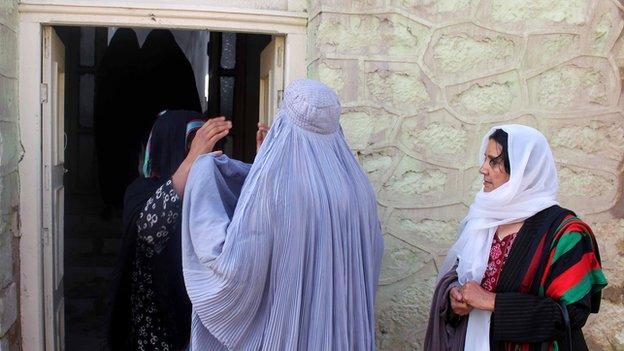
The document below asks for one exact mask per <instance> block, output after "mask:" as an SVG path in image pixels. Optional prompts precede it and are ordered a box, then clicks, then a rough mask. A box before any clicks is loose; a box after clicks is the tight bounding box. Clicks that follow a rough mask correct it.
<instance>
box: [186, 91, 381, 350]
mask: <svg viewBox="0 0 624 351" xmlns="http://www.w3.org/2000/svg"><path fill="white" fill-rule="evenodd" d="M339 116H340V104H339V102H338V97H337V95H336V93H335V92H334V91H333V90H331V89H330V88H329V87H327V86H325V85H323V84H321V83H320V82H317V81H313V80H298V81H295V82H293V83H291V85H289V87H288V88H287V89H286V91H285V93H284V100H283V102H282V105H281V107H280V109H279V112H278V113H277V116H276V118H275V121H274V123H273V126H272V127H271V130H270V131H269V133H268V135H267V136H266V140H265V141H264V143H263V144H262V146H261V148H260V151H259V153H258V155H257V157H256V159H255V161H254V163H253V165H252V166H251V168H250V167H249V165H246V164H243V163H240V162H238V161H234V160H231V159H228V158H227V157H226V156H218V157H215V155H208V156H204V157H201V158H199V159H198V160H197V161H196V162H195V164H194V165H193V168H192V170H191V173H190V175H189V177H188V181H187V183H186V190H185V193H184V199H185V201H184V204H183V214H182V248H183V253H182V255H183V271H184V280H185V284H186V288H187V292H188V295H189V298H190V300H191V303H192V305H193V317H192V325H191V345H192V349H193V350H194V351H197V350H267V351H279V350H373V349H374V348H375V340H374V336H375V318H374V301H375V291H376V286H377V280H378V276H379V269H380V264H381V255H382V251H383V239H382V236H381V232H380V225H379V219H378V217H377V204H376V201H375V196H374V192H373V189H372V187H371V185H370V183H369V181H368V179H367V177H366V175H365V173H364V172H363V171H362V169H361V168H360V166H359V165H358V163H357V161H356V159H355V158H354V157H353V155H352V154H351V151H350V150H349V148H348V146H347V143H346V141H345V138H344V135H343V133H342V130H341V128H340V124H339V121H338V119H339ZM243 183H244V184H243Z"/></svg>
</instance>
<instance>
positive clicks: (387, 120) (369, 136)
mask: <svg viewBox="0 0 624 351" xmlns="http://www.w3.org/2000/svg"><path fill="white" fill-rule="evenodd" d="M308 12H309V30H308V34H309V43H308V57H309V66H308V73H309V75H310V76H311V77H314V78H319V79H321V80H323V81H325V82H326V83H328V84H329V85H331V86H332V87H334V88H335V89H336V90H337V91H338V92H339V94H340V96H341V98H342V103H343V107H344V115H343V119H342V123H343V127H344V129H345V132H346V134H347V137H348V139H349V142H350V145H351V147H352V148H353V150H354V152H355V153H356V154H357V157H358V158H359V160H360V162H361V164H362V165H363V167H364V168H365V170H366V171H367V172H368V174H369V176H370V179H371V181H372V183H373V185H374V187H375V189H376V191H377V196H378V200H379V211H380V215H381V217H382V221H383V228H384V233H385V243H386V252H385V255H384V261H383V267H382V276H381V282H380V287H379V292H378V305H377V316H378V323H377V327H378V333H377V342H378V345H379V346H380V349H381V350H419V349H421V347H422V346H421V343H422V339H423V336H424V328H425V327H426V325H425V323H426V318H427V316H428V311H429V302H430V298H431V294H432V291H433V286H434V279H435V278H434V277H435V275H436V272H437V270H436V267H437V266H438V265H439V264H440V261H441V259H442V258H443V257H444V254H445V253H446V250H447V248H448V246H449V244H451V243H452V242H453V240H454V238H455V236H456V230H457V225H458V222H459V220H460V219H461V218H462V217H463V216H464V215H465V214H466V211H467V206H468V205H469V204H470V203H471V202H472V199H473V197H474V194H475V192H476V191H478V189H479V188H480V186H481V185H480V182H481V180H480V176H479V174H478V168H477V165H476V155H477V152H478V150H477V149H478V147H479V144H480V141H481V138H482V136H483V135H484V134H485V132H486V131H487V130H488V129H489V128H490V127H491V126H493V125H496V124H499V123H502V122H505V123H510V122H513V123H522V124H527V125H530V126H533V127H536V128H538V129H539V130H541V131H542V132H543V133H544V134H545V135H546V136H547V138H548V139H549V141H550V143H551V146H552V148H553V150H554V153H555V157H556V159H557V161H558V167H559V178H560V182H561V186H560V200H561V203H562V205H563V206H566V207H569V208H572V209H574V210H575V211H577V212H578V213H579V214H580V215H581V216H582V217H583V218H584V219H586V220H587V221H588V222H589V223H590V224H591V225H592V227H593V228H594V230H595V233H596V236H597V237H598V241H599V245H600V248H601V250H602V256H603V264H604V267H605V270H606V273H607V277H608V279H609V281H610V286H609V287H608V288H607V289H606V291H605V294H604V300H603V304H602V310H601V312H600V314H599V315H598V316H597V317H596V316H592V317H591V318H590V321H589V322H588V325H587V327H586V334H587V335H588V339H589V341H590V343H591V346H592V347H591V348H592V349H595V350H600V349H604V350H610V349H616V348H618V347H619V349H622V348H624V332H622V330H624V318H622V316H623V315H624V305H623V302H624V301H623V299H624V298H623V288H624V218H623V215H624V205H623V204H622V201H621V191H622V185H621V184H622V164H623V162H622V161H623V160H624V115H623V113H624V110H623V107H622V101H621V99H620V96H621V93H622V87H621V78H620V70H621V69H624V35H622V36H621V34H622V28H623V25H624V21H623V15H622V12H621V9H620V8H619V4H618V3H617V1H614V0H613V1H612V0H596V1H591V0H534V1H523V0H416V1H408V0H404V1H401V0H321V1H311V2H309V3H308Z"/></svg>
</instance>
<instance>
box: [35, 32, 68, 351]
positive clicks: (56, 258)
mask: <svg viewBox="0 0 624 351" xmlns="http://www.w3.org/2000/svg"><path fill="white" fill-rule="evenodd" d="M64 105H65V47H64V45H63V43H62V42H61V39H60V38H59V37H58V36H57V35H56V33H55V31H54V29H53V28H52V27H45V28H44V32H43V77H42V83H41V108H42V114H41V127H42V137H43V140H42V148H43V150H42V151H43V154H42V161H43V213H42V215H43V228H42V244H43V255H44V256H43V262H44V264H43V273H44V282H43V284H44V285H43V286H44V323H45V340H46V341H45V344H46V350H55V351H57V350H63V349H65V305H64V299H63V244H64V243H63V215H64V211H63V209H64V197H65V194H64V190H65V188H64V186H63V175H64V173H65V168H64V167H63V166H64V163H65V109H64Z"/></svg>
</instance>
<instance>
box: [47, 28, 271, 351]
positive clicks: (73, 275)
mask: <svg viewBox="0 0 624 351" xmlns="http://www.w3.org/2000/svg"><path fill="white" fill-rule="evenodd" d="M46 30H47V31H49V35H50V43H51V44H50V45H47V46H46V47H47V48H49V49H50V50H51V52H50V54H49V56H50V57H52V58H53V59H54V58H55V60H56V61H55V62H56V63H51V67H52V68H51V72H52V71H54V70H55V69H56V70H57V71H58V72H60V73H57V74H56V76H57V77H60V76H62V77H63V78H62V81H60V80H59V79H58V78H56V80H55V81H56V83H55V84H50V87H49V89H50V93H53V94H52V95H53V96H54V97H53V100H54V103H55V104H56V106H54V107H52V111H51V113H52V114H53V115H55V117H54V118H52V120H53V121H56V123H53V125H52V126H51V128H52V129H55V130H56V131H52V132H50V135H51V136H53V137H52V139H51V142H52V144H53V145H57V146H56V147H54V148H52V149H53V150H51V151H52V153H53V154H56V155H57V156H55V157H56V158H55V157H51V166H52V168H54V167H56V168H59V171H57V172H56V174H57V176H56V177H54V176H53V177H52V180H51V187H50V188H51V189H62V191H59V190H57V191H53V192H51V194H52V200H51V202H50V207H49V211H50V213H52V215H51V216H50V223H51V226H52V227H53V228H55V233H52V235H51V237H52V238H54V239H53V241H54V243H53V244H52V246H53V247H54V249H53V250H52V251H53V252H51V253H50V255H51V256H53V257H54V260H56V262H58V263H57V265H58V267H57V268H56V269H55V273H54V274H53V276H54V277H55V278H54V281H51V282H50V284H51V285H53V286H54V288H55V293H54V294H53V296H52V297H51V298H50V306H52V309H51V311H50V313H51V317H52V318H51V320H53V321H54V323H55V324H56V326H57V328H56V332H55V333H54V334H55V335H48V336H47V338H50V339H53V340H54V341H53V343H54V344H55V345H56V347H55V348H59V349H65V350H85V349H91V350H104V349H105V346H106V343H105V338H106V335H105V331H106V329H107V328H106V323H107V312H108V311H107V308H106V299H107V297H108V290H109V288H110V282H111V275H112V272H113V269H114V267H115V263H116V261H117V256H118V253H119V247H120V244H121V236H122V232H123V227H122V219H121V210H122V208H121V206H120V205H119V204H120V203H121V201H122V196H123V190H124V188H125V186H127V182H129V181H131V180H132V177H129V178H128V179H127V180H126V182H124V180H123V179H121V180H120V179H119V177H116V175H115V172H120V168H121V167H116V165H115V164H114V163H113V164H111V163H110V162H108V163H107V161H106V158H107V157H109V158H110V157H112V158H113V162H114V159H116V158H118V159H123V158H124V157H123V155H121V153H124V152H126V151H127V152H130V151H129V150H124V147H119V144H120V141H119V134H118V133H119V132H116V130H115V129H114V128H112V129H111V128H110V125H108V126H107V127H106V128H108V129H107V131H111V133H109V134H111V137H110V138H102V137H101V135H100V136H99V137H98V126H102V125H107V124H105V123H104V122H103V121H102V120H98V119H102V118H114V116H111V113H110V110H107V113H106V114H104V115H103V114H101V113H98V108H99V107H98V104H97V101H99V100H100V99H98V94H101V93H102V84H100V83H101V82H100V80H103V78H101V77H102V74H100V73H101V71H102V70H101V69H102V67H103V64H104V65H105V64H106V62H105V58H106V57H108V56H107V55H106V53H107V50H108V49H109V48H110V47H111V42H113V40H114V38H115V35H116V33H118V32H119V31H118V29H117V28H111V27H75V26H71V27H68V26H55V27H51V28H47V29H46ZM131 30H132V31H134V32H135V34H136V37H137V44H138V46H139V50H140V48H141V47H143V46H144V45H145V41H146V40H149V36H150V33H152V31H153V30H152V29H142V28H138V29H131ZM158 31H163V30H162V29H159V30H158ZM169 32H170V33H171V34H172V36H173V37H174V39H175V44H177V46H178V48H179V49H180V52H182V53H183V54H184V57H185V58H186V60H187V61H188V63H189V65H188V66H189V67H192V77H193V78H194V81H193V82H189V83H188V86H190V90H193V92H195V93H196V96H197V97H198V98H199V100H198V101H197V106H200V107H199V108H200V109H201V110H200V111H198V112H207V113H208V114H209V115H224V116H226V118H227V119H229V120H232V122H233V126H234V127H233V129H232V131H231V135H230V136H229V137H228V140H227V142H226V144H225V146H224V151H225V152H226V154H228V155H229V156H230V157H233V158H237V159H241V160H244V161H246V162H251V161H252V160H253V157H254V156H255V132H256V124H257V123H258V121H259V120H265V121H266V120H267V118H268V116H265V115H263V116H260V113H261V108H260V107H261V105H262V106H265V105H267V104H268V102H267V103H263V104H261V103H260V99H261V95H260V90H261V89H260V85H261V84H262V83H261V82H262V79H264V80H266V79H268V74H269V72H268V71H267V72H261V67H273V66H274V67H278V66H280V65H278V64H276V63H273V62H271V63H266V62H261V61H262V57H267V56H268V57H272V56H275V58H273V57H272V59H273V60H276V59H277V58H278V55H269V54H267V53H266V52H264V54H263V51H264V50H265V49H267V48H268V49H269V50H273V51H275V52H277V49H276V48H275V43H274V42H275V39H274V38H275V37H272V36H271V35H266V34H251V33H234V32H206V31H184V30H173V31H169ZM278 40H279V39H278ZM280 42H282V43H283V40H282V41H280ZM282 45H283V44H282ZM280 50H282V55H283V46H282V47H281V49H280ZM123 55H127V53H123ZM109 56H110V55H109ZM282 59H283V56H282ZM128 60H130V59H129V58H128ZM265 60H266V59H265ZM120 63H121V64H123V63H124V59H117V61H116V63H115V64H116V65H118V64H120ZM281 66H282V67H283V62H282V63H281ZM115 67H118V66H115ZM123 67H125V66H123ZM117 69H118V70H120V69H123V68H117ZM264 71H266V69H265V70H264ZM128 73H132V72H131V70H130V72H128ZM261 73H265V74H264V75H265V76H266V77H264V78H261ZM273 74H274V73H273ZM51 75H52V76H54V74H51ZM281 77H282V80H283V74H282V75H281ZM151 82H158V79H156V80H151ZM152 84H153V83H152ZM264 84H265V85H266V83H264ZM108 88H113V89H122V88H123V87H122V86H119V87H117V88H115V87H114V86H113V87H108ZM187 88H188V87H185V88H182V87H180V86H179V84H178V86H176V87H175V89H177V90H180V89H187ZM190 90H188V89H187V90H185V91H190ZM265 95H266V94H265ZM142 96H143V95H141V94H140V93H139V92H137V94H136V98H134V97H131V98H130V99H128V100H124V102H123V103H120V104H119V106H116V108H117V109H119V110H120V114H121V115H123V113H122V110H124V109H132V111H133V114H136V116H139V115H141V111H140V108H139V109H137V108H136V106H141V105H142V104H141V101H139V99H141V98H142ZM143 98H144V97H143ZM264 98H265V99H268V98H269V95H266V96H264ZM130 105H132V106H130ZM262 111H263V113H267V112H268V110H267V109H266V108H265V107H263V110H262ZM128 117H132V116H131V115H130V116H125V117H121V118H119V120H118V121H116V122H115V123H119V124H120V125H119V128H120V129H121V128H124V118H128ZM107 123H108V122H107ZM115 123H112V124H113V125H115ZM54 124H57V125H56V126H55V125H54ZM109 124H111V123H109ZM61 125H64V127H63V128H60V126H61ZM100 128H104V127H100ZM147 128H149V127H147ZM148 133H149V129H146V130H142V131H141V132H140V134H148ZM54 140H56V141H54ZM143 143H144V141H143ZM101 144H104V146H103V145H101ZM121 144H122V145H126V144H124V143H121ZM102 149H104V151H102ZM107 152H108V153H110V154H108V155H107V154H106V153H107ZM130 156H132V157H135V161H134V164H135V165H136V164H138V162H137V161H138V157H139V155H130ZM53 159H56V161H57V162H56V163H55V162H54V160H53ZM131 163H132V162H131ZM127 171H128V169H126V170H125V171H124V172H127ZM130 171H131V172H133V173H132V175H133V177H136V176H138V175H139V170H138V167H137V168H135V169H130ZM113 178H117V181H116V182H112V183H111V182H109V183H110V184H109V183H106V181H107V180H110V179H113ZM55 182H56V184H55ZM111 194H116V198H115V199H113V200H112V201H111V200H110V195H111ZM61 257H62V258H61ZM46 331H47V328H46Z"/></svg>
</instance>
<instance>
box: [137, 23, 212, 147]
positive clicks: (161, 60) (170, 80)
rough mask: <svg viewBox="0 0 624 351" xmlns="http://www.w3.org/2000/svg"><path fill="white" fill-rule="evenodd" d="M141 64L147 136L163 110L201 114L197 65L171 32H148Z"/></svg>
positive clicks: (142, 109)
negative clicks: (192, 62) (195, 66)
mask: <svg viewBox="0 0 624 351" xmlns="http://www.w3.org/2000/svg"><path fill="white" fill-rule="evenodd" d="M139 64H140V75H141V89H140V90H139V91H138V93H139V96H140V106H141V111H140V113H141V120H142V123H143V132H144V134H143V135H142V137H143V138H146V137H147V134H148V133H149V129H150V128H151V126H152V125H153V124H154V121H155V120H156V116H158V114H159V113H160V112H161V111H163V110H190V111H197V112H198V113H201V111H202V110H201V103H200V100H199V93H198V92H197V85H196V82H195V74H194V73H193V67H192V65H191V63H190V62H189V60H188V59H187V57H186V55H185V54H184V52H183V51H182V49H181V48H180V46H178V44H177V42H176V40H175V37H174V36H173V34H172V33H171V31H169V30H166V29H155V30H153V31H151V32H150V33H149V34H148V36H147V38H145V42H144V43H143V46H142V47H141V51H140V55H139ZM143 142H145V139H143Z"/></svg>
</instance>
